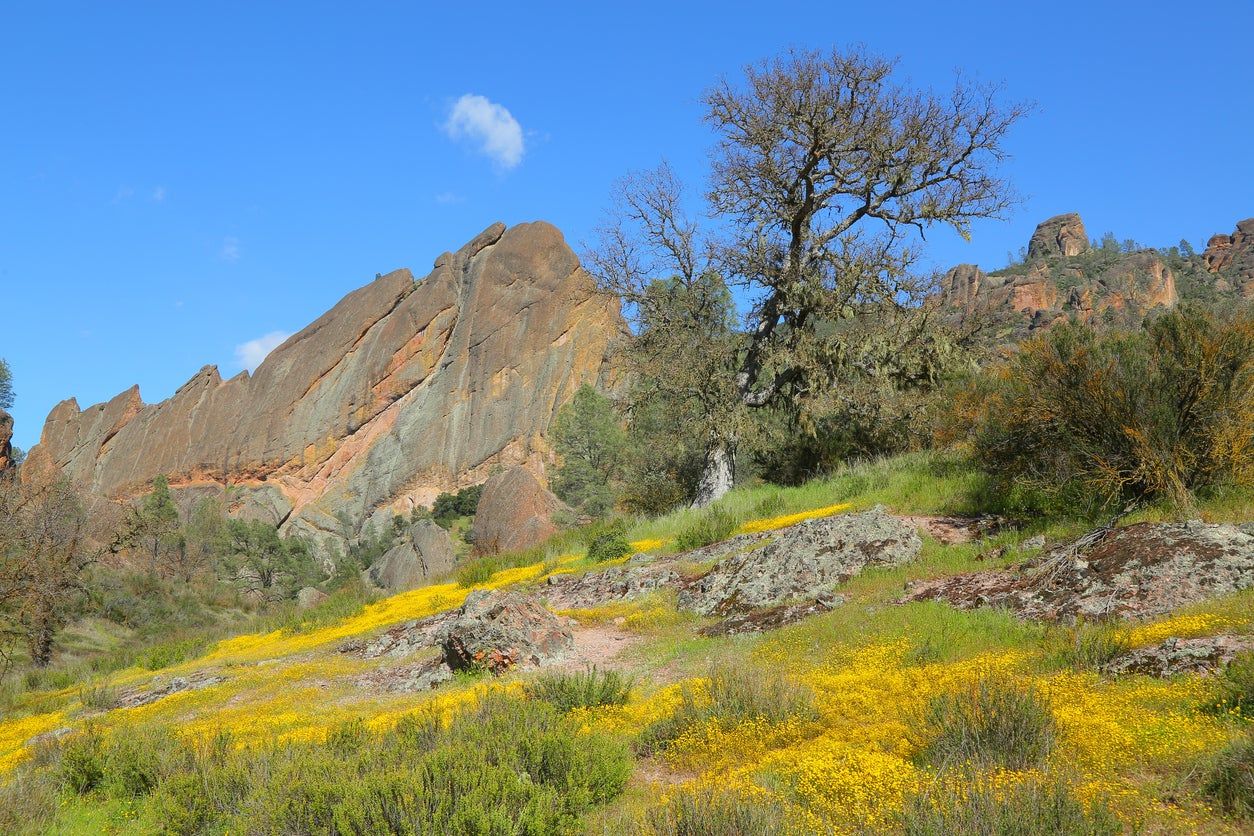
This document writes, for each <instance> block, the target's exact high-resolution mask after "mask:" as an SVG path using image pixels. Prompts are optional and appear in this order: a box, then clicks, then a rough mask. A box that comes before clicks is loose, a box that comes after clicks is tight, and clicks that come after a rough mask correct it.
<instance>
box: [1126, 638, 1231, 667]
mask: <svg viewBox="0 0 1254 836" xmlns="http://www.w3.org/2000/svg"><path fill="white" fill-rule="evenodd" d="M1251 650H1254V636H1202V637H1200V638H1194V639H1180V638H1174V637H1173V638H1169V639H1166V640H1164V641H1162V642H1159V643H1158V644H1155V645H1151V646H1150V647H1138V648H1137V649H1136V650H1132V651H1129V652H1128V653H1125V654H1123V655H1122V656H1120V657H1118V658H1117V659H1114V660H1113V661H1111V662H1108V663H1106V664H1105V665H1103V666H1102V672H1103V673H1107V674H1111V675H1113V676H1122V675H1125V674H1143V675H1145V676H1175V675H1176V674H1180V673H1206V672H1208V671H1213V670H1215V669H1216V668H1220V667H1223V666H1224V665H1226V664H1228V663H1229V662H1231V661H1232V660H1233V659H1235V658H1236V657H1237V655H1238V654H1241V653H1246V652H1248V651H1251Z"/></svg>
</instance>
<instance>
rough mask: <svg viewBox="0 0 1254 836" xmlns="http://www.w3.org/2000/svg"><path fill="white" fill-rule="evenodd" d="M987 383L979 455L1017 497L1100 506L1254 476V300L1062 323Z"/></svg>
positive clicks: (1183, 496) (1014, 500)
mask: <svg viewBox="0 0 1254 836" xmlns="http://www.w3.org/2000/svg"><path fill="white" fill-rule="evenodd" d="M979 386H980V387H983V389H984V391H981V392H980V393H979V404H980V407H979V410H978V416H977V417H976V419H975V420H976V425H977V426H976V430H975V447H976V458H977V460H978V461H980V462H981V463H982V465H983V466H984V467H985V468H986V469H987V471H988V473H989V475H990V477H991V478H992V480H993V482H994V487H995V489H996V491H997V492H998V493H999V494H1000V495H1002V496H1005V497H1009V498H1010V504H1012V505H1016V504H1017V505H1020V506H1024V507H1032V506H1034V507H1036V508H1038V509H1043V510H1048V511H1081V512H1085V513H1093V512H1096V511H1098V510H1100V509H1101V508H1102V507H1104V506H1113V505H1115V504H1123V503H1125V502H1127V501H1128V500H1131V499H1158V498H1166V499H1168V500H1172V501H1175V502H1178V503H1187V502H1188V501H1189V499H1190V497H1191V495H1192V494H1193V493H1196V492H1197V491H1199V490H1205V489H1209V488H1215V487H1218V486H1223V485H1227V484H1236V485H1250V484H1254V308H1250V307H1247V308H1245V309H1244V310H1243V311H1242V312H1240V313H1238V314H1236V315H1233V316H1231V317H1227V318H1220V317H1219V316H1216V315H1214V314H1211V313H1207V312H1205V311H1203V310H1201V309H1198V308H1193V307H1189V306H1181V307H1180V308H1178V309H1176V310H1174V311H1172V312H1170V313H1167V314H1164V315H1162V316H1160V317H1158V318H1157V319H1156V320H1154V321H1153V322H1152V323H1151V324H1150V325H1149V326H1148V328H1146V329H1144V330H1140V331H1135V332H1113V333H1108V334H1105V335H1098V334H1096V333H1095V332H1094V331H1093V330H1092V329H1091V328H1087V327H1081V326H1077V325H1064V326H1059V327H1056V328H1052V329H1050V330H1049V332H1048V333H1046V334H1045V335H1044V336H1042V337H1038V338H1036V339H1033V340H1030V341H1028V342H1027V343H1025V344H1024V345H1023V346H1022V347H1021V350H1020V351H1019V352H1018V353H1017V354H1016V355H1015V356H1014V358H1013V359H1011V360H1010V361H1009V362H1008V363H1007V364H1006V365H1004V366H1002V367H1001V368H999V369H997V370H995V371H994V373H993V374H992V376H991V379H986V380H984V381H982V382H981V383H980V384H979Z"/></svg>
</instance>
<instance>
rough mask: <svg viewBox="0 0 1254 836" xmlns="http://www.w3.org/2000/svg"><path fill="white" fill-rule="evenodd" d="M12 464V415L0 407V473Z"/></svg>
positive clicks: (11, 466) (8, 468)
mask: <svg viewBox="0 0 1254 836" xmlns="http://www.w3.org/2000/svg"><path fill="white" fill-rule="evenodd" d="M13 464H14V463H13V416H12V415H10V414H9V413H7V412H5V411H4V410H3V409H0V474H2V473H4V472H5V471H7V470H10V469H12V468H13Z"/></svg>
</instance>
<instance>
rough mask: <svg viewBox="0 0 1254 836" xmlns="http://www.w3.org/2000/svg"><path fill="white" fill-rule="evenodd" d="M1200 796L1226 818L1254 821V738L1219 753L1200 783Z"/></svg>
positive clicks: (1249, 736)
mask: <svg viewBox="0 0 1254 836" xmlns="http://www.w3.org/2000/svg"><path fill="white" fill-rule="evenodd" d="M1202 792H1203V793H1205V794H1206V796H1207V797H1208V798H1210V799H1211V800H1212V801H1214V802H1215V804H1216V805H1218V806H1219V809H1221V810H1223V811H1224V812H1225V813H1227V814H1229V815H1233V816H1241V817H1243V818H1252V817H1254V735H1246V736H1245V738H1244V739H1242V740H1238V741H1237V742H1235V743H1232V744H1230V745H1229V746H1228V747H1227V748H1225V749H1224V750H1223V751H1222V752H1220V753H1219V756H1218V757H1217V758H1216V759H1215V762H1214V763H1213V764H1211V766H1210V768H1209V769H1208V770H1207V772H1206V774H1205V776H1204V777H1203V779H1202Z"/></svg>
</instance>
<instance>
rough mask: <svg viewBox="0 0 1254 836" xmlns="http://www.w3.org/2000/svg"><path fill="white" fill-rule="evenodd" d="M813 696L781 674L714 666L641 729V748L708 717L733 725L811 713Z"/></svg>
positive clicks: (654, 746) (649, 748) (662, 743)
mask: <svg viewBox="0 0 1254 836" xmlns="http://www.w3.org/2000/svg"><path fill="white" fill-rule="evenodd" d="M813 701H814V695H813V694H812V693H811V692H810V691H809V690H808V689H806V688H804V687H802V686H799V685H796V684H794V683H792V682H790V681H789V680H788V679H786V678H784V677H783V676H781V675H779V674H775V673H769V672H766V671H760V670H751V669H748V668H734V667H726V668H718V669H716V670H715V671H714V672H713V673H711V675H710V676H709V678H708V679H707V680H706V681H705V684H704V687H699V688H693V687H690V686H687V685H685V686H684V687H683V689H682V690H681V692H680V702H679V707H678V708H676V709H675V712H674V713H673V714H671V715H670V716H668V717H663V718H662V719H660V720H657V721H655V722H654V723H652V724H651V725H649V726H648V727H647V728H645V729H644V731H643V732H641V734H640V739H639V741H638V743H637V745H638V747H639V748H640V749H641V751H644V752H654V751H657V750H659V749H664V748H665V747H666V746H667V745H669V744H670V742H671V741H673V740H675V739H677V738H678V737H679V736H680V735H682V734H683V733H684V732H685V731H687V730H688V729H691V728H695V727H697V726H701V725H704V724H706V723H707V722H709V721H710V720H717V721H718V722H720V723H723V724H727V725H733V724H735V723H738V722H742V721H746V720H765V721H766V722H768V723H782V722H784V721H785V720H788V719H790V718H801V719H810V718H813V717H814V705H813Z"/></svg>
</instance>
